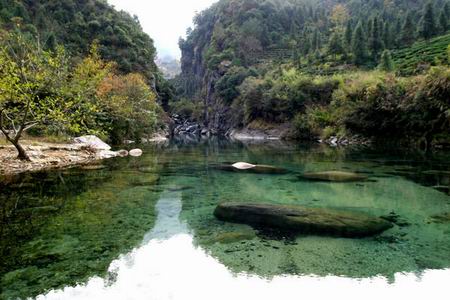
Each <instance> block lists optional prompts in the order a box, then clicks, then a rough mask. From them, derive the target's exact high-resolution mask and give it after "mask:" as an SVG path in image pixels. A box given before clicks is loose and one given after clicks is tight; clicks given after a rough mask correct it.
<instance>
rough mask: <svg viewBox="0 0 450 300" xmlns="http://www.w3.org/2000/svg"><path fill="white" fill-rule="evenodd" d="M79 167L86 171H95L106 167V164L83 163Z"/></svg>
mask: <svg viewBox="0 0 450 300" xmlns="http://www.w3.org/2000/svg"><path fill="white" fill-rule="evenodd" d="M80 169H82V170H86V171H97V170H103V169H106V166H105V165H84V166H81V167H80Z"/></svg>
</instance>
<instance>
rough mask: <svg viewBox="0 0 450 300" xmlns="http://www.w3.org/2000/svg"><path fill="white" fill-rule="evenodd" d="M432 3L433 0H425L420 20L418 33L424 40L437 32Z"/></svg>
mask: <svg viewBox="0 0 450 300" xmlns="http://www.w3.org/2000/svg"><path fill="white" fill-rule="evenodd" d="M433 4H434V3H433V1H428V2H427V4H426V5H425V7H424V11H423V16H422V19H421V20H420V28H419V33H420V35H421V36H422V37H423V38H424V39H426V40H428V39H430V38H431V37H433V36H434V35H436V34H437V32H438V29H437V24H436V17H435V15H434V7H433Z"/></svg>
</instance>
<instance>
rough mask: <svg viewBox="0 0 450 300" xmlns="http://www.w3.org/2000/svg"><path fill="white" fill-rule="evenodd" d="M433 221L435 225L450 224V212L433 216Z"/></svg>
mask: <svg viewBox="0 0 450 300" xmlns="http://www.w3.org/2000/svg"><path fill="white" fill-rule="evenodd" d="M431 220H432V222H433V223H441V224H444V223H450V212H446V213H443V214H440V215H434V216H431Z"/></svg>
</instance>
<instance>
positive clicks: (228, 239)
mask: <svg viewBox="0 0 450 300" xmlns="http://www.w3.org/2000/svg"><path fill="white" fill-rule="evenodd" d="M255 236H256V235H255V233H254V232H250V231H248V232H247V231H243V232H239V231H237V232H223V233H220V234H218V235H216V236H215V237H214V239H213V241H214V242H216V243H221V244H231V243H236V242H241V241H246V240H251V239H253V238H255Z"/></svg>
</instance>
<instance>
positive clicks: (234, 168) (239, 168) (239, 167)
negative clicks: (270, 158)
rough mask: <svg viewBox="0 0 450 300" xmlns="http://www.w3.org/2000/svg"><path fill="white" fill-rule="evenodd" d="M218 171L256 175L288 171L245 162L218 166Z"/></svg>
mask: <svg viewBox="0 0 450 300" xmlns="http://www.w3.org/2000/svg"><path fill="white" fill-rule="evenodd" d="M218 169H219V170H222V171H229V172H244V173H257V174H286V173H288V171H287V170H286V169H283V168H279V167H274V166H268V165H253V164H249V163H246V162H238V163H235V164H232V165H220V166H219V167H218Z"/></svg>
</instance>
